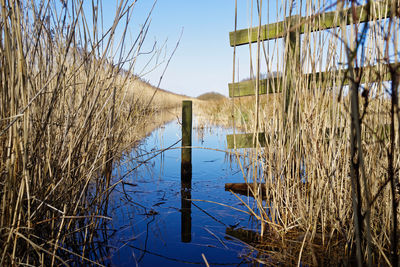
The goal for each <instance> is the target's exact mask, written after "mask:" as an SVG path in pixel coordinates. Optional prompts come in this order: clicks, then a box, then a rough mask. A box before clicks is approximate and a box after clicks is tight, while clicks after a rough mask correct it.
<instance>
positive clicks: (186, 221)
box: [181, 164, 192, 243]
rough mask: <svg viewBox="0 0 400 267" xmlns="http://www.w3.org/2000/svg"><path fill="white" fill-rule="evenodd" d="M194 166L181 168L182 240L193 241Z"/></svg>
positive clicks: (185, 241) (187, 165) (189, 165)
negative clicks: (192, 200)
mask: <svg viewBox="0 0 400 267" xmlns="http://www.w3.org/2000/svg"><path fill="white" fill-rule="evenodd" d="M191 198H192V164H186V165H184V164H182V166H181V240H182V242H184V243H189V242H190V241H192V203H191V200H190V199H191Z"/></svg>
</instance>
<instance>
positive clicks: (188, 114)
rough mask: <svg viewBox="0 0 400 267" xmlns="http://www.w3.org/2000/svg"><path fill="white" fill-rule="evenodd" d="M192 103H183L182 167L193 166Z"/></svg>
mask: <svg viewBox="0 0 400 267" xmlns="http://www.w3.org/2000/svg"><path fill="white" fill-rule="evenodd" d="M190 146H192V101H190V100H184V101H182V165H189V164H190V166H191V165H192V149H191V148H190Z"/></svg>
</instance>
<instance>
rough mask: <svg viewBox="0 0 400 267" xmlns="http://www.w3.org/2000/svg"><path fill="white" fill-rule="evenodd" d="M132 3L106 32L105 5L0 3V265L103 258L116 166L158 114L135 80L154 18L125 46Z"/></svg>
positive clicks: (123, 5) (121, 6)
mask: <svg viewBox="0 0 400 267" xmlns="http://www.w3.org/2000/svg"><path fill="white" fill-rule="evenodd" d="M135 5H136V1H125V0H123V1H118V4H117V6H116V10H115V16H114V20H113V22H112V24H111V25H110V26H109V27H108V28H106V26H105V24H106V23H105V21H103V19H102V18H103V10H102V3H101V1H92V2H91V3H89V2H86V1H80V0H71V1H39V2H38V1H14V0H1V13H0V19H1V21H0V32H1V34H0V66H1V68H0V73H1V77H2V78H1V79H0V80H1V81H0V85H1V88H2V90H1V93H0V102H1V105H0V161H1V163H0V198H1V205H0V235H1V237H0V248H1V249H0V251H1V255H0V265H1V266H13V265H28V266H31V265H35V266H37V265H43V266H53V265H60V264H63V265H68V264H70V263H71V260H73V261H74V262H76V263H77V262H80V263H81V264H91V265H92V264H93V265H101V262H102V261H103V260H104V259H105V257H106V256H107V255H105V254H104V253H106V252H105V251H104V248H102V247H101V246H96V245H95V244H94V243H93V242H92V241H93V240H94V239H95V235H96V234H97V233H98V231H97V229H98V228H99V227H100V226H101V225H102V224H104V221H107V220H108V219H109V218H108V216H107V213H108V206H107V203H108V196H109V192H110V188H109V186H110V184H111V179H112V169H113V163H114V162H115V160H116V159H118V158H119V157H120V156H121V153H122V151H123V150H124V149H127V148H130V147H132V146H133V144H134V143H135V142H136V141H138V139H139V138H140V137H141V136H140V135H139V128H140V127H142V125H145V124H146V120H147V119H148V118H149V116H150V115H151V114H152V113H153V112H155V111H156V110H157V109H158V108H159V107H158V106H156V105H155V104H151V105H150V104H149V101H148V100H149V99H150V97H152V96H148V97H147V98H146V96H144V95H141V93H142V92H143V91H146V90H149V91H150V92H151V93H149V94H151V95H153V94H155V93H154V91H156V88H154V87H151V86H150V85H148V84H146V83H145V82H143V81H141V79H140V78H139V77H138V76H135V75H133V72H134V66H135V61H136V58H137V56H138V55H139V54H140V51H141V48H142V45H143V41H144V40H145V38H146V35H147V32H148V27H149V19H147V20H146V21H145V23H144V25H143V27H142V29H139V31H138V33H137V34H138V35H137V39H136V41H135V40H133V42H132V46H131V47H130V49H126V48H124V46H126V44H127V41H126V33H127V30H128V28H129V27H131V23H130V20H131V18H132V13H133V11H134V10H135ZM150 15H151V12H150V13H149V16H150ZM120 33H122V34H120ZM155 53H157V51H155ZM143 88H144V89H146V90H143ZM161 94H162V93H161ZM152 98H153V99H154V101H155V102H156V99H155V98H156V97H154V96H153V97H152ZM175 102H179V100H178V101H177V100H175ZM171 103H173V101H171ZM171 105H172V104H171ZM104 238H107V235H106V234H105V236H104Z"/></svg>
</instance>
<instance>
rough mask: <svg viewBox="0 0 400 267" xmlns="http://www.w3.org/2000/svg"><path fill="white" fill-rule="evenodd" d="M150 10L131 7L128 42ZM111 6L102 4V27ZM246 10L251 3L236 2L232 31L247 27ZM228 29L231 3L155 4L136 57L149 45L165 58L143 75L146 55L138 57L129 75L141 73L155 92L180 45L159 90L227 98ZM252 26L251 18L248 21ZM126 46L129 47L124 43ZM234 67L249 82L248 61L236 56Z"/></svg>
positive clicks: (144, 4)
mask: <svg viewBox="0 0 400 267" xmlns="http://www.w3.org/2000/svg"><path fill="white" fill-rule="evenodd" d="M273 2H275V1H273ZM153 4H154V1H149V0H148V1H137V2H136V4H135V6H134V8H133V11H132V21H131V25H130V29H129V31H130V33H131V37H130V39H131V40H134V38H136V35H137V32H138V31H139V29H140V27H141V25H143V23H144V21H145V20H146V17H147V15H148V13H149V11H150V10H151V9H152V6H153ZM116 5H117V4H116V2H113V1H107V2H103V12H104V19H105V21H106V22H107V21H109V22H112V20H113V18H114V15H115V8H116ZM250 5H251V1H247V0H239V1H238V29H241V28H247V27H248V25H249V24H250V23H249V18H250V15H249V14H250V11H249V10H250V9H249V6H250ZM254 5H256V1H254ZM265 5H266V4H265ZM269 8H271V7H269ZM254 9H255V7H254ZM253 16H254V17H256V16H257V15H256V14H254V15H253ZM234 23H235V1H234V0H217V1H215V0H203V1H188V0H158V1H157V2H156V4H155V7H154V10H153V12H152V14H151V24H150V28H149V31H148V34H147V36H146V40H145V42H144V45H143V47H142V52H144V53H145V52H148V51H151V50H152V48H153V45H154V42H157V44H156V47H157V48H160V47H162V46H163V44H165V47H164V48H163V49H164V50H163V53H161V54H160V55H164V56H165V57H164V64H161V65H160V66H159V67H158V68H157V69H155V70H152V71H151V72H150V73H147V71H148V70H150V69H152V67H153V66H154V65H155V61H154V60H153V62H151V63H150V64H149V65H147V68H146V70H144V71H143V66H145V65H146V63H147V61H148V59H149V57H150V55H149V54H145V55H141V56H139V57H138V59H137V65H136V66H135V70H134V72H135V74H143V73H147V74H145V75H143V77H142V78H143V79H144V80H146V81H149V82H150V83H151V84H153V85H155V86H157V85H158V83H159V80H160V76H161V75H162V73H163V71H164V67H165V65H166V62H167V60H168V58H169V55H171V53H172V52H173V50H174V48H175V47H176V44H177V42H178V40H180V41H179V46H178V48H177V50H176V52H175V54H174V55H173V57H172V59H171V61H170V63H169V65H168V68H167V69H166V72H165V75H164V76H163V78H162V81H161V84H160V88H163V89H165V90H168V91H172V92H174V93H178V94H184V95H188V96H193V97H196V96H199V95H201V94H203V93H206V92H211V91H213V92H218V93H221V94H224V95H228V83H229V82H232V73H233V69H232V68H233V48H231V47H230V45H229V32H230V31H233V30H234ZM254 23H256V18H253V25H254ZM265 23H266V22H263V24H265ZM181 33H182V36H181ZM180 36H181V37H180ZM128 39H129V37H128ZM126 45H128V46H129V41H128V42H127V44H126ZM247 49H248V48H247ZM161 57H162V56H161ZM237 61H239V62H240V66H239V70H240V71H239V75H236V77H238V76H239V78H240V79H243V78H247V77H249V76H250V70H249V69H250V67H249V64H250V63H249V55H248V54H246V55H244V56H243V57H240V56H237Z"/></svg>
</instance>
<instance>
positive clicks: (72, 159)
mask: <svg viewBox="0 0 400 267" xmlns="http://www.w3.org/2000/svg"><path fill="white" fill-rule="evenodd" d="M92 3H93V5H91V4H92ZM92 3H90V5H89V6H87V4H88V3H84V2H82V1H79V0H71V1H40V2H39V3H38V2H37V1H26V2H24V1H22V2H21V1H11V0H8V1H7V0H3V1H1V22H0V32H1V34H0V66H1V69H0V73H1V77H2V78H1V81H0V84H1V87H2V91H1V93H0V101H1V105H0V115H1V118H0V198H1V204H0V248H1V249H0V251H1V255H0V257H1V258H0V265H1V266H7V265H28V266H29V265H43V266H52V265H68V264H71V263H72V264H74V263H80V264H82V265H101V264H102V263H103V262H105V261H106V260H107V257H108V256H109V255H108V251H106V250H105V248H104V247H103V246H102V244H103V243H102V242H100V241H101V240H102V237H103V236H102V235H104V239H105V237H106V236H108V233H107V232H106V231H103V232H102V230H104V229H106V224H107V222H109V221H111V220H112V218H110V217H109V216H108V214H109V213H108V212H109V200H110V194H111V193H112V192H113V190H114V189H115V188H116V187H117V186H121V184H122V182H121V180H117V182H115V180H113V178H115V172H113V171H114V170H115V169H114V167H115V163H116V162H118V161H119V160H120V159H121V158H123V156H124V155H126V154H124V153H127V151H131V149H132V148H133V147H135V146H136V145H137V144H138V143H139V141H140V140H141V139H142V138H143V137H144V136H146V135H147V134H148V132H149V131H151V130H150V129H152V127H148V126H149V125H150V122H154V121H155V118H159V117H158V116H156V115H157V114H158V112H159V111H160V110H162V109H164V110H165V109H168V110H169V111H171V112H172V113H170V115H169V117H176V116H177V113H176V107H177V106H178V107H179V104H180V103H181V101H182V100H183V99H186V98H187V97H184V96H179V95H175V94H171V93H169V92H165V91H163V90H161V89H159V88H157V86H152V85H150V84H148V83H146V82H145V81H143V80H142V79H141V77H139V76H137V75H134V73H138V72H136V70H135V68H136V60H137V57H138V56H140V55H141V49H142V44H143V42H144V40H145V38H146V35H147V32H148V30H149V19H148V18H147V20H145V21H144V22H143V26H142V28H141V29H140V30H139V32H138V33H137V36H135V38H134V40H133V42H132V47H130V48H129V49H127V48H126V47H124V44H125V41H126V38H127V29H128V27H129V25H130V19H131V17H132V13H134V11H135V9H134V7H135V3H136V1H119V3H118V5H117V8H116V14H115V18H114V21H113V23H112V25H110V26H109V27H108V28H107V27H105V26H104V24H103V21H102V16H101V14H102V12H103V10H102V8H101V1H100V2H99V3H98V5H95V4H94V3H95V1H94V2H92ZM251 3H253V1H251ZM254 5H257V6H258V11H259V13H258V14H257V21H258V22H259V25H261V22H262V21H263V22H264V23H269V21H264V20H263V18H264V17H263V16H264V15H263V14H262V10H264V9H265V5H266V4H265V3H264V9H263V1H262V0H259V1H257V2H255V1H254ZM363 5H364V7H363V8H360V6H361V5H360V4H358V3H356V2H355V1H351V2H348V1H340V2H334V3H325V2H317V3H314V2H313V1H309V0H307V1H289V2H286V1H285V2H284V3H280V2H279V3H277V6H280V7H281V8H277V9H276V11H275V12H276V18H277V20H282V21H283V20H285V18H286V17H287V16H288V15H289V17H293V18H294V19H293V20H292V19H289V20H287V21H289V22H290V23H292V24H290V23H289V25H288V26H286V30H283V32H284V34H283V35H282V36H281V37H282V39H281V40H280V41H279V40H269V41H267V40H265V41H263V40H261V32H260V31H258V28H257V27H256V28H253V29H252V30H250V31H252V32H258V33H259V34H257V37H256V39H255V40H256V41H255V42H256V43H257V44H256V45H251V44H249V45H248V46H246V48H245V50H240V49H241V48H236V46H235V45H234V47H235V48H234V55H236V53H239V52H240V51H242V52H243V51H244V52H245V53H248V52H250V55H249V56H250V58H251V59H252V60H254V62H253V63H254V64H253V65H254V66H255V67H254V68H253V67H252V68H251V69H252V71H251V79H246V80H247V81H242V80H241V79H238V78H237V75H236V74H235V71H236V67H237V66H236V65H235V64H236V62H237V61H236V60H235V56H234V64H233V79H232V83H233V84H234V83H236V82H239V81H241V82H246V83H247V84H248V83H253V85H254V88H253V89H254V90H253V92H254V93H253V96H242V97H234V98H231V99H226V98H221V97H219V96H216V95H212V94H210V95H206V96H204V98H205V99H204V100H201V98H200V99H199V100H196V102H195V109H196V110H198V113H199V114H201V115H202V119H203V120H205V121H207V123H210V122H218V123H219V124H222V125H225V126H227V127H233V128H234V129H235V131H238V132H248V133H255V135H254V138H253V144H252V146H254V148H251V149H247V150H235V151H234V152H232V151H230V152H229V153H228V154H229V156H230V159H231V160H233V159H235V158H236V160H237V161H236V163H235V164H238V165H239V169H240V170H241V172H242V175H241V176H242V178H243V181H244V182H246V183H248V184H249V185H250V186H249V188H248V195H251V196H253V198H254V201H253V200H252V201H253V202H252V205H245V204H243V205H244V207H245V208H246V209H247V210H246V212H248V213H249V214H251V218H252V220H254V221H255V227H254V228H256V229H253V230H255V231H247V230H245V229H235V228H232V229H231V228H229V229H227V233H228V234H229V235H231V236H236V238H238V239H241V240H243V241H244V242H247V244H248V247H247V248H248V249H249V251H251V252H250V253H248V254H247V256H248V257H249V258H252V257H254V253H256V254H257V257H256V258H255V259H254V260H255V262H258V263H262V264H266V265H274V264H279V263H282V264H291V265H296V264H309V265H323V264H347V263H349V264H352V263H355V262H357V263H358V265H359V266H363V265H375V264H379V265H392V266H398V265H399V259H398V255H399V254H400V247H399V242H398V240H399V231H400V224H399V223H398V221H399V219H400V217H399V214H400V212H399V205H398V202H399V199H400V185H399V179H400V159H399V148H400V142H399V139H400V110H399V104H398V103H399V101H398V91H399V77H400V67H399V57H400V55H399V32H400V24H399V14H400V8H399V6H400V4H399V1H398V0H393V1H383V2H379V4H378V3H377V2H373V1H365V2H363ZM346 10H347V11H346ZM359 10H361V11H360V12H361V13H358V12H359ZM328 11H329V12H333V13H331V14H333V17H332V19H333V20H334V21H335V25H338V27H331V28H330V29H329V30H326V31H317V30H316V29H320V28H324V27H325V25H324V23H323V19H322V18H323V15H321V14H323V13H326V12H328ZM239 12H240V11H239ZM271 12H272V11H271ZM294 14H300V15H301V16H302V17H303V18H304V19H305V20H299V19H300V17H299V16H292V15H294ZM360 14H362V15H360ZM382 14H386V15H385V16H383V15H382ZM150 15H151V14H149V16H150ZM237 16H238V15H237V14H236V18H237ZM254 16H256V15H254ZM360 18H364V19H365V18H366V19H367V20H366V21H369V22H365V21H363V22H360V21H359V20H360ZM295 19H297V21H296V20H295ZM347 22H351V23H350V25H347ZM271 27H278V24H274V25H273V26H271ZM117 28H118V31H117ZM259 28H260V29H261V27H259ZM300 29H301V31H302V35H301V38H300V37H298V36H297V37H298V38H295V39H293V38H291V37H293V35H291V34H290V33H291V32H295V31H296V30H300ZM235 31H236V29H235ZM277 31H278V29H277ZM117 32H118V34H117ZM252 32H250V33H246V34H244V35H248V36H251V35H252V34H253V33H252ZM120 33H122V34H120ZM291 39H292V40H291ZM282 40H285V41H284V42H282ZM293 43H295V44H296V46H292V44H293ZM270 47H272V48H273V49H272V50H273V51H274V53H273V54H271V53H269V51H271V49H270ZM242 48H243V46H242ZM227 49H228V48H227ZM154 53H155V57H157V56H159V55H160V54H161V53H160V52H159V51H157V50H155V52H154ZM273 57H274V58H280V59H279V60H273ZM294 58H298V59H299V60H298V61H292V62H291V63H293V62H294V64H287V63H288V62H289V63H290V61H291V60H293V59H294ZM165 60H166V61H168V58H165ZM262 61H265V65H263V63H262ZM271 62H272V63H273V65H274V67H272V65H271V64H272V63H271ZM263 67H265V68H266V70H264V69H263ZM319 72H325V74H324V77H323V78H321V75H320V74H318V73H319ZM261 73H265V74H263V75H264V76H263V75H261ZM269 73H270V75H269ZM263 78H265V79H264V82H263ZM266 79H271V82H265V81H266ZM262 86H265V87H266V88H267V90H266V91H267V92H272V93H271V94H267V95H259V92H260V90H259V89H260V88H261V87H262ZM286 88H289V89H288V90H286ZM205 100H206V101H207V102H205ZM178 112H179V111H178ZM199 118H200V116H199ZM164 119H165V120H169V119H168V118H163V119H161V121H160V124H162V122H163V120H164ZM260 132H263V133H264V135H263V136H264V139H265V140H262V142H261V141H260V140H259V138H258V136H259V135H258V133H260ZM260 144H263V145H262V146H261V145H260ZM231 152H232V153H234V154H232V153H231ZM134 160H136V159H134ZM241 164H243V165H241ZM244 165H245V166H244ZM133 169H135V167H132V170H133ZM128 172H129V171H128ZM222 202H223V200H221V203H222ZM150 215H152V214H150ZM153 215H154V214H153ZM206 256H207V255H206Z"/></svg>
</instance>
